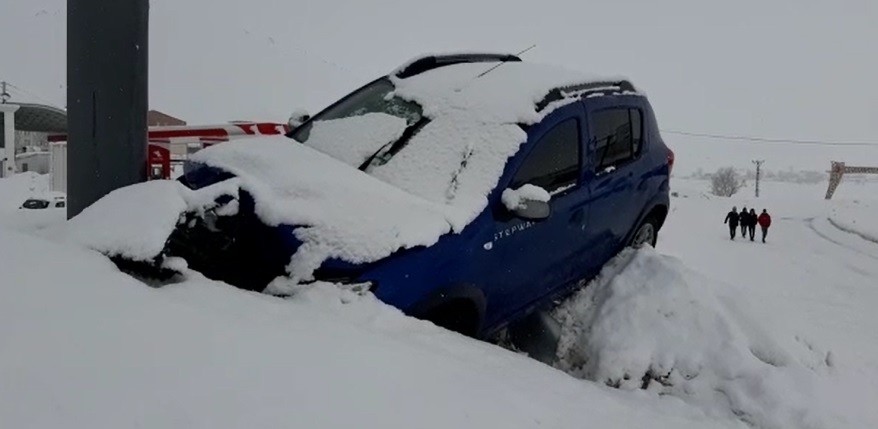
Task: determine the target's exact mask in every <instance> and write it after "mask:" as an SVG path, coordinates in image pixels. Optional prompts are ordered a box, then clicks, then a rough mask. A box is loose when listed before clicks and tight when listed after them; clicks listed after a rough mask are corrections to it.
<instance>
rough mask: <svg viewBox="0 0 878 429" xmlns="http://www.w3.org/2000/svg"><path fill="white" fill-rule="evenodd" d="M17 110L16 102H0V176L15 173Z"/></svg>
mask: <svg viewBox="0 0 878 429" xmlns="http://www.w3.org/2000/svg"><path fill="white" fill-rule="evenodd" d="M17 110H18V105H16V104H5V103H3V104H0V114H2V115H3V130H2V132H3V136H2V137H3V146H4V147H3V153H2V154H0V159H2V160H3V171H0V177H9V176H11V175H13V174H15V112H16V111H17Z"/></svg>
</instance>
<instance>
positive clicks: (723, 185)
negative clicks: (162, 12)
mask: <svg viewBox="0 0 878 429" xmlns="http://www.w3.org/2000/svg"><path fill="white" fill-rule="evenodd" d="M743 186H744V180H743V179H741V178H740V177H739V176H738V173H737V172H735V169H734V168H732V167H723V168H720V169H719V170H717V171H716V173H713V175H712V176H711V177H710V192H711V193H713V195H716V196H718V197H731V196H732V195H735V194H736V193H738V191H739V190H740V189H741V187H743Z"/></svg>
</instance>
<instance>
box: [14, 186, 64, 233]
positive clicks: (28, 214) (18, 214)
mask: <svg viewBox="0 0 878 429" xmlns="http://www.w3.org/2000/svg"><path fill="white" fill-rule="evenodd" d="M3 183H4V186H0V226H6V227H7V228H13V229H19V230H29V231H36V230H40V229H43V228H45V227H47V226H50V225H53V224H56V223H58V222H62V221H63V220H64V219H66V217H67V210H66V209H62V208H55V207H54V205H50V206H49V207H48V208H45V209H37V210H26V209H21V210H20V209H19V207H21V204H22V203H24V202H25V200H27V199H28V198H41V199H46V200H48V201H53V199H54V198H55V197H60V196H64V194H63V193H60V192H53V191H50V190H49V176H48V175H42V174H37V173H34V172H27V173H20V174H16V175H13V176H12V177H9V178H6V179H3Z"/></svg>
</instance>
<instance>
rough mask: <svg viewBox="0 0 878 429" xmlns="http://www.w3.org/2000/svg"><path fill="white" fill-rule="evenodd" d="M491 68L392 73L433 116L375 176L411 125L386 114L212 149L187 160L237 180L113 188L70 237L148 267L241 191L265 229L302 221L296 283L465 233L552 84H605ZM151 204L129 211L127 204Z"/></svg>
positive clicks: (535, 70)
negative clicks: (217, 203) (195, 217)
mask: <svg viewBox="0 0 878 429" xmlns="http://www.w3.org/2000/svg"><path fill="white" fill-rule="evenodd" d="M495 64H496V63H495ZM495 64H490V63H478V64H457V65H452V66H446V67H441V68H438V69H435V70H431V71H428V72H425V73H422V74H419V75H416V76H413V77H410V78H408V79H399V78H395V77H394V78H391V79H392V81H393V84H394V86H395V91H394V93H393V95H392V96H395V97H400V98H402V99H405V100H409V101H414V102H416V103H418V104H419V105H420V106H421V107H422V108H423V114H424V117H425V118H427V119H428V121H427V123H426V125H424V126H423V128H421V129H420V130H419V131H418V132H417V133H416V134H415V135H414V136H413V137H412V138H411V140H410V141H409V142H408V144H407V145H406V146H405V147H404V148H403V149H402V150H401V151H399V152H398V153H397V154H396V155H395V156H393V157H392V158H391V159H390V160H389V161H387V162H386V163H384V164H383V165H379V166H376V167H374V168H370V169H368V174H367V173H364V172H362V171H359V170H357V169H356V168H355V167H356V166H357V165H358V164H359V163H360V162H362V161H363V158H364V157H365V156H367V155H368V154H369V153H371V152H373V151H374V150H375V149H376V148H380V147H381V145H382V144H386V143H387V141H386V140H388V139H393V138H397V137H398V136H399V135H400V134H401V133H402V130H403V127H404V124H403V123H402V122H400V121H399V120H397V121H394V120H393V119H394V118H392V117H389V116H388V115H384V116H385V117H382V116H380V115H371V116H369V115H363V116H354V117H350V118H344V119H341V120H335V121H333V122H332V123H326V124H325V126H322V127H315V129H314V130H315V131H314V132H315V134H316V137H318V138H317V139H316V140H315V141H314V142H309V143H308V144H307V145H303V144H298V143H296V142H295V141H293V140H291V139H289V138H286V137H282V136H276V137H259V138H253V139H245V140H239V141H235V142H230V143H224V144H221V145H217V146H214V147H211V148H208V149H205V150H203V151H201V152H199V153H197V154H195V155H194V156H193V158H192V160H193V161H195V162H199V163H203V164H206V165H208V166H212V167H216V168H219V169H222V170H225V171H228V172H230V173H232V174H234V175H235V176H236V177H235V178H234V179H231V180H227V181H225V182H222V183H218V184H215V185H212V186H208V187H206V188H203V189H198V190H194V191H193V190H190V189H187V188H185V187H184V186H182V185H181V184H180V183H177V182H158V183H155V182H153V183H146V184H141V185H135V186H134V188H138V189H137V190H132V189H130V188H126V189H123V190H119V191H116V192H114V193H112V194H110V195H109V196H107V197H106V198H105V199H103V200H102V201H99V202H98V203H96V204H95V205H94V206H92V207H90V208H89V209H88V210H86V211H84V212H83V213H82V214H80V215H79V216H77V218H75V219H73V221H72V222H70V225H69V227H68V230H69V231H68V232H67V234H68V235H70V236H73V237H74V238H75V239H76V240H77V241H79V242H81V243H83V244H86V245H88V246H89V247H91V248H93V249H96V250H98V251H101V252H103V253H105V254H111V255H120V256H124V257H127V258H130V259H135V260H150V259H152V258H154V257H155V256H156V255H158V254H159V253H160V252H161V250H162V248H163V246H164V244H165V242H166V240H167V237H168V236H169V235H170V233H171V232H172V230H173V228H174V226H175V225H176V222H177V221H178V219H179V218H180V216H181V214H183V213H184V212H186V211H200V210H204V209H205V208H209V207H210V206H211V205H212V204H214V203H213V202H214V200H215V198H216V197H217V196H219V195H221V194H236V193H237V192H238V191H239V189H243V190H245V191H247V192H248V193H250V194H251V195H253V197H254V200H255V211H256V214H257V215H258V216H259V217H260V218H261V220H262V221H263V222H265V223H266V224H269V225H280V224H286V225H296V226H300V228H297V229H296V230H295V234H296V236H297V237H296V238H297V239H299V240H300V241H301V242H302V245H301V246H300V247H299V248H298V250H297V251H296V253H295V254H294V255H293V257H292V260H291V261H290V264H289V266H288V272H289V274H290V275H291V277H292V278H293V280H309V279H310V278H311V277H312V274H313V271H314V270H316V269H317V268H319V267H320V265H321V264H322V263H323V262H324V261H326V260H327V259H331V258H332V259H339V260H342V261H346V262H351V263H365V262H372V261H376V260H379V259H381V258H383V257H386V256H389V255H390V254H392V253H393V252H395V251H397V250H399V249H404V248H411V247H415V246H428V245H431V244H433V243H435V242H436V241H437V240H438V239H439V238H440V237H441V236H442V235H443V234H446V233H449V232H460V231H461V230H463V228H464V227H466V226H467V225H468V224H469V223H471V222H472V221H473V220H474V219H475V218H476V217H477V216H478V215H479V213H481V212H482V211H483V210H484V209H485V207H486V206H487V204H488V195H489V194H490V193H491V191H492V190H493V189H494V188H495V187H496V186H497V184H498V181H499V178H500V176H501V175H502V173H503V170H504V167H505V164H506V162H507V160H508V159H509V157H511V156H513V155H514V154H515V153H516V152H517V151H518V150H519V148H520V147H521V145H522V143H524V142H525V141H526V140H527V134H526V132H525V131H524V129H523V128H522V126H521V125H527V124H533V123H535V122H538V121H539V120H540V119H541V118H542V117H543V116H544V115H546V114H547V113H548V111H550V110H551V108H549V109H545V111H543V112H537V111H536V109H535V105H536V103H537V102H539V101H540V100H541V99H542V98H543V97H544V96H545V95H546V94H547V93H548V92H549V91H550V90H551V89H553V88H557V87H563V86H567V85H572V84H576V83H583V82H591V81H605V80H608V79H600V78H596V77H593V76H588V75H582V74H580V73H577V72H571V71H567V70H564V69H558V68H554V67H548V66H542V65H535V64H527V63H519V62H516V63H506V64H503V65H502V66H500V67H498V68H496V69H495V70H493V71H492V72H490V73H488V74H486V75H483V76H481V77H477V76H479V75H480V74H481V73H482V72H484V71H485V70H486V69H487V68H489V67H491V66H493V65H495ZM327 122H328V121H327ZM345 122H350V123H348V124H345ZM349 125H350V126H349ZM353 125H357V127H354V126H353ZM363 127H365V129H361V130H360V132H356V133H355V132H353V131H356V130H352V129H351V128H363ZM370 127H378V128H382V129H371V128H370ZM333 135H337V136H338V139H335V140H334V139H333V137H332V136H333ZM357 135H359V136H362V141H359V140H357V139H356V138H355V137H356V136H357ZM336 140H337V141H336ZM347 145H350V151H349V152H346V151H345V146H347ZM145 205H149V207H144V210H143V211H141V212H138V213H130V207H139V206H145ZM108 217H112V218H113V219H108Z"/></svg>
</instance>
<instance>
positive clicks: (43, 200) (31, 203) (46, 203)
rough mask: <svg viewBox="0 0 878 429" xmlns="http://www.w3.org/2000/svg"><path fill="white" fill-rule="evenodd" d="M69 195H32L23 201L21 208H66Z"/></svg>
mask: <svg viewBox="0 0 878 429" xmlns="http://www.w3.org/2000/svg"><path fill="white" fill-rule="evenodd" d="M66 207H67V197H66V196H64V195H54V196H46V197H31V198H28V199H26V200H25V201H24V202H23V203H21V207H19V209H28V210H42V209H47V208H59V209H60V208H66Z"/></svg>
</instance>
